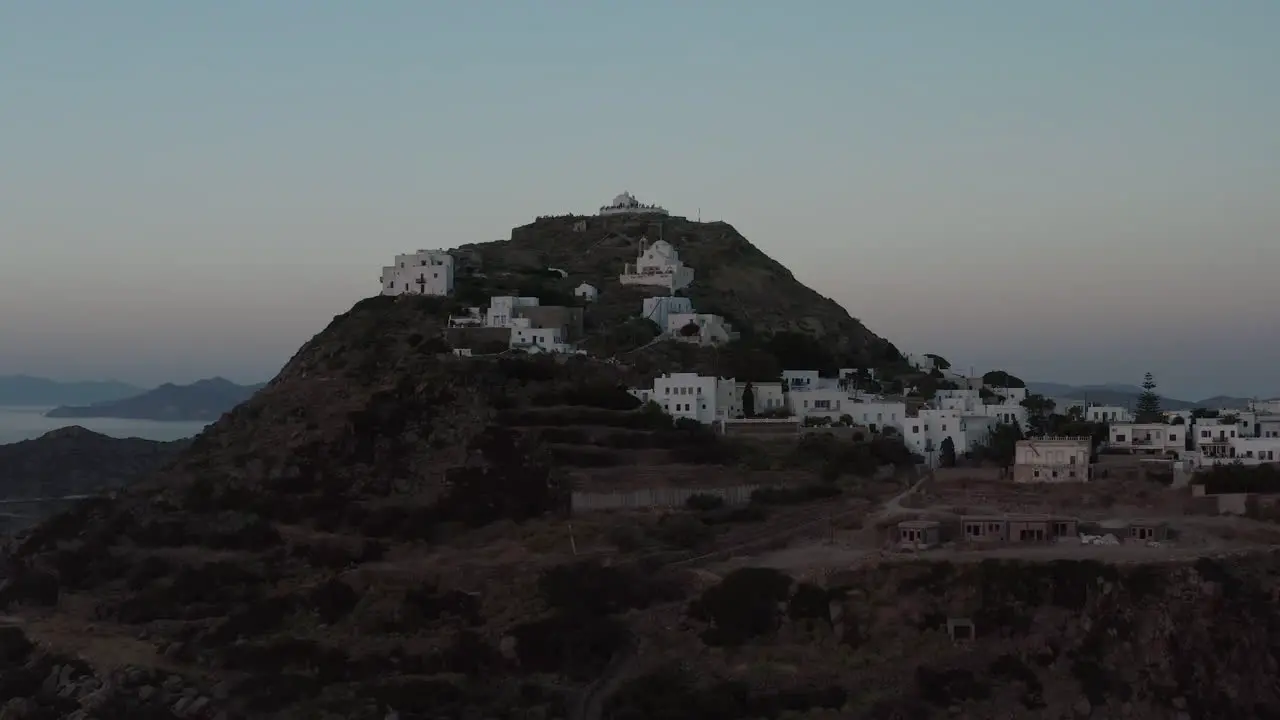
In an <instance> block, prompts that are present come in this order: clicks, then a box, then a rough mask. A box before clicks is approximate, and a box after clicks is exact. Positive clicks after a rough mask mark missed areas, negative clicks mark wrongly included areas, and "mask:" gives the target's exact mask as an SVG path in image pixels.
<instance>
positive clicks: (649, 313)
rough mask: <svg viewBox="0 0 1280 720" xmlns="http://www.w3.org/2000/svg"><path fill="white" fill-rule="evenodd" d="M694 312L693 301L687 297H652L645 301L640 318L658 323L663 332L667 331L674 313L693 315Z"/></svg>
mask: <svg viewBox="0 0 1280 720" xmlns="http://www.w3.org/2000/svg"><path fill="white" fill-rule="evenodd" d="M691 312H693V301H692V300H690V299H689V298H687V297H676V296H674V295H663V296H660V297H650V298H645V299H644V304H643V306H642V307H641V310H640V316H641V317H643V318H646V319H648V320H652V321H654V322H655V323H657V325H658V327H659V328H661V329H662V330H663V331H665V330H666V329H667V326H668V323H667V318H668V317H670V316H671V314H672V313H691Z"/></svg>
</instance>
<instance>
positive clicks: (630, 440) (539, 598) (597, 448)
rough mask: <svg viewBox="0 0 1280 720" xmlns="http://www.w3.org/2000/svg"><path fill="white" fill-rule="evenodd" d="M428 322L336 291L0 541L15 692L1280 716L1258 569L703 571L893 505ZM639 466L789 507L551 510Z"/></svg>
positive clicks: (601, 369) (431, 310) (690, 712)
mask: <svg viewBox="0 0 1280 720" xmlns="http://www.w3.org/2000/svg"><path fill="white" fill-rule="evenodd" d="M446 305H447V303H446V302H444V301H440V300H438V299H432V298H422V297H401V298H386V297H379V298H371V299H369V300H366V301H363V302H361V303H359V304H357V306H356V307H354V308H353V309H352V310H351V311H350V312H348V313H346V314H344V315H342V316H339V317H337V318H335V319H334V321H333V322H332V323H331V324H330V325H329V327H328V328H326V329H325V330H324V331H323V332H321V333H320V334H319V335H317V336H316V337H315V338H313V339H312V340H311V341H310V342H308V343H307V344H306V345H305V346H304V347H303V348H302V349H301V350H299V352H298V353H297V355H295V357H294V358H293V359H292V360H290V362H289V363H288V364H287V365H286V367H285V368H284V369H283V370H282V371H281V373H280V375H279V376H277V377H276V378H275V379H274V380H272V381H271V382H270V383H269V384H268V385H267V386H266V387H265V388H263V389H262V390H261V391H259V392H258V393H257V394H256V395H254V396H253V397H252V398H250V399H249V400H248V401H246V402H245V403H243V404H241V405H240V406H238V407H236V408H235V409H234V410H232V411H231V412H230V413H228V414H227V415H226V416H224V417H223V418H221V419H220V420H219V421H218V422H216V423H214V424H213V425H212V426H211V427H210V428H209V429H208V430H207V431H206V432H204V433H203V434H201V435H200V436H199V437H197V438H196V439H195V440H194V441H192V443H191V446H190V447H189V448H188V449H187V450H185V451H184V452H183V453H182V454H181V455H180V457H179V458H178V459H177V460H176V461H175V462H174V463H172V464H171V465H169V466H167V467H166V468H165V469H164V470H162V471H161V472H159V473H157V474H156V475H155V476H153V477H151V478H149V479H147V480H145V481H142V482H139V483H136V484H134V485H132V486H130V488H128V489H127V490H125V491H122V492H121V493H119V494H118V495H117V496H115V497H112V498H106V499H101V500H95V501H90V502H86V503H83V504H81V505H79V506H77V507H76V508H75V509H74V510H72V511H70V512H68V513H66V514H63V515H60V516H58V517H55V518H52V519H51V520H49V521H47V522H45V523H43V524H42V525H40V526H39V527H37V528H35V529H34V530H32V531H30V532H28V533H25V534H23V535H22V536H20V537H19V538H17V539H16V540H15V541H14V542H13V543H12V544H11V546H10V548H9V550H8V553H7V555H6V566H5V568H4V574H5V576H6V578H7V580H6V582H5V583H4V584H3V585H0V612H3V613H7V614H8V616H9V617H10V618H11V619H10V620H6V622H11V623H14V624H12V625H9V626H3V625H0V697H7V698H15V699H14V700H10V701H9V703H10V704H9V706H7V707H9V708H13V707H17V708H19V709H20V710H22V711H23V712H26V713H27V714H26V715H22V717H43V716H48V717H61V716H66V715H68V714H70V713H71V712H73V711H74V710H76V709H86V710H89V711H90V712H91V713H92V717H101V718H125V717H128V718H135V717H155V718H159V717H164V718H169V717H187V718H213V717H215V716H216V717H226V718H254V719H258V718H299V719H301V718H307V719H308V720H309V719H311V718H335V719H336V718H353V719H356V720H365V719H367V720H384V718H386V717H388V716H392V717H399V718H401V719H402V720H410V719H414V718H428V717H431V718H439V717H448V718H461V717H541V718H590V719H591V720H595V718H619V719H621V718H641V719H644V718H681V717H691V716H695V717H704V718H707V717H710V718H725V719H726V720H728V719H729V718H738V717H744V716H747V715H748V713H747V712H746V710H745V709H744V708H745V706H750V707H751V711H750V713H749V715H751V716H763V717H769V718H777V717H779V716H780V715H781V714H782V713H783V712H784V711H789V712H801V713H803V712H808V713H809V715H810V716H812V717H871V718H884V719H888V718H893V717H944V716H950V717H964V716H968V717H975V718H976V717H987V716H1001V717H1004V716H1008V714H1009V713H1014V716H1017V717H1052V718H1057V717H1060V716H1061V715H1062V713H1063V712H1064V711H1065V712H1069V711H1072V710H1073V709H1074V710H1075V711H1076V712H1077V713H1079V708H1081V707H1083V706H1082V703H1084V702H1088V703H1089V704H1090V708H1099V709H1101V707H1102V706H1103V705H1106V706H1107V711H1108V712H1110V711H1111V710H1113V709H1114V710H1115V712H1119V711H1120V708H1121V705H1122V704H1123V703H1126V702H1127V703H1129V708H1130V714H1129V715H1128V716H1129V717H1134V718H1149V717H1164V716H1165V715H1162V714H1158V712H1163V708H1164V707H1165V704H1169V705H1171V706H1173V707H1179V705H1178V703H1181V706H1180V707H1185V708H1187V710H1188V711H1191V712H1194V713H1196V715H1195V717H1205V718H1211V717H1223V718H1228V717H1229V718H1238V717H1246V716H1251V715H1250V714H1249V713H1251V712H1255V711H1257V710H1258V709H1259V708H1262V709H1268V710H1272V711H1276V710H1280V700H1278V699H1277V695H1276V688H1275V685H1274V683H1272V682H1271V681H1270V680H1269V679H1268V678H1269V677H1270V673H1271V672H1272V670H1273V669H1274V662H1275V661H1274V660H1273V659H1271V658H1270V657H1269V655H1268V652H1269V648H1270V647H1271V646H1272V645H1274V641H1272V640H1270V639H1268V637H1267V635H1266V634H1267V633H1271V632H1275V631H1273V630H1271V629H1270V628H1273V627H1280V624H1277V622H1276V619H1275V616H1274V610H1273V608H1272V606H1271V604H1270V603H1269V598H1270V597H1272V596H1271V595H1270V594H1268V593H1270V592H1272V591H1273V588H1272V587H1271V584H1270V583H1271V580H1270V577H1271V574H1272V573H1273V572H1274V571H1275V570H1276V569H1280V567H1277V566H1276V564H1275V562H1274V561H1273V560H1272V559H1270V558H1265V559H1258V560H1250V561H1248V562H1245V561H1237V562H1238V563H1239V564H1240V566H1239V567H1238V568H1236V567H1227V566H1224V565H1222V564H1221V563H1211V564H1209V565H1204V566H1201V565H1197V566H1196V567H1195V569H1194V570H1193V569H1191V568H1189V567H1184V566H1177V565H1171V564H1170V565H1163V566H1160V567H1151V568H1146V567H1137V568H1134V569H1127V570H1123V571H1118V570H1115V569H1112V568H1110V567H1108V566H1103V565H1099V564H1097V563H1066V564H1061V563H1055V564H1041V565H1026V566H1011V565H1004V564H995V565H992V564H989V563H981V564H969V565H959V566H951V565H947V564H946V563H941V564H938V565H936V566H926V565H919V566H914V567H906V568H898V569H895V567H896V566H882V567H879V568H874V567H873V568H868V569H864V570H859V571H852V572H847V573H843V574H841V573H837V574H835V575H832V576H829V577H827V578H826V579H825V580H824V581H823V584H822V585H821V586H818V585H814V584H801V583H797V582H794V581H792V580H791V579H790V578H786V577H785V576H781V575H778V574H777V573H775V572H773V571H747V572H745V573H743V572H738V573H730V574H720V575H717V574H714V573H712V572H710V571H708V570H704V569H694V568H693V566H692V565H689V562H690V561H693V560H697V559H699V558H702V557H705V556H706V554H707V553H709V552H711V551H713V550H720V551H724V550H726V549H733V548H741V547H744V545H745V544H748V543H760V542H768V543H774V542H776V537H775V536H773V535H770V534H761V529H762V528H765V529H768V528H775V529H781V530H786V531H788V532H794V528H802V527H806V526H814V524H815V523H817V527H819V528H825V527H828V526H829V525H830V523H831V522H832V521H833V518H836V517H839V518H847V519H851V520H852V521H854V522H855V523H860V522H861V520H860V519H859V518H862V517H864V516H865V513H866V512H867V508H868V507H869V504H868V503H870V502H880V500H882V499H884V498H885V497H887V495H877V494H876V492H877V491H876V490H875V489H874V488H873V486H872V484H871V483H869V482H868V481H866V480H863V479H861V478H860V477H853V478H850V477H845V476H843V475H842V473H841V472H840V468H838V467H837V468H836V472H835V473H834V476H835V477H834V478H832V479H831V480H829V481H827V482H826V483H825V484H824V485H823V486H822V488H821V489H822V493H820V494H815V493H813V492H812V491H811V488H812V487H813V486H812V485H803V486H802V485H800V484H801V483H813V482H814V480H815V479H816V473H814V472H813V471H812V470H810V471H806V470H804V469H803V467H801V466H795V465H788V464H785V463H781V464H779V463H767V462H766V463H761V462H760V461H761V459H762V458H761V456H759V455H757V454H755V453H758V452H760V451H761V448H760V446H761V445H762V443H758V442H756V443H751V444H750V445H741V444H738V443H736V442H734V441H732V440H721V439H717V438H716V437H715V436H710V435H707V434H706V433H705V431H702V430H699V429H697V428H690V427H685V426H682V425H676V424H673V423H672V422H671V420H670V418H668V417H667V416H665V415H662V414H660V413H653V412H651V411H646V410H644V409H642V408H639V407H637V405H638V403H637V402H636V401H635V400H634V399H633V398H631V396H630V395H628V394H626V393H625V391H624V390H623V389H622V388H621V386H620V385H619V380H621V379H622V378H623V376H624V375H625V374H626V373H627V370H626V369H625V368H624V367H622V366H619V365H614V364H609V363H603V362H599V361H596V360H592V359H590V358H584V357H568V358H566V357H559V358H557V357H550V356H514V357H503V356H498V357H475V358H461V357H456V356H454V355H453V354H452V353H449V352H448V346H447V345H446V344H445V342H444V341H443V340H442V339H441V330H442V309H443V308H444V307H445V306H446ZM832 447H834V446H832ZM844 447H848V450H850V451H852V450H853V449H854V448H855V447H857V446H856V445H854V446H844ZM817 449H818V446H812V447H809V448H808V449H807V450H806V452H808V451H810V450H817ZM803 454H805V453H801V455H803ZM646 467H648V468H657V469H659V470H660V473H659V474H661V475H663V476H668V475H674V476H681V475H684V476H690V477H693V476H697V475H700V474H702V475H710V474H714V473H722V474H724V475H725V476H727V477H728V478H730V479H732V478H733V477H734V476H735V475H737V474H742V473H744V472H745V471H746V470H751V471H752V472H755V473H759V474H760V475H759V477H758V482H760V483H762V484H780V483H787V484H789V485H790V486H791V487H792V488H799V489H800V490H803V491H801V492H795V491H793V492H792V496H793V497H792V498H791V499H790V500H789V502H793V503H796V504H794V505H793V506H792V507H791V508H790V509H788V508H785V507H784V508H780V509H779V508H776V507H775V506H774V505H770V504H769V501H766V497H765V496H762V497H761V499H760V501H759V502H758V503H756V502H753V504H752V505H751V506H748V507H745V508H739V509H732V510H729V511H727V512H719V511H716V510H714V509H708V510H703V511H697V512H694V511H684V510H676V511H672V512H665V513H663V512H630V513H628V512H619V513H595V514H592V513H580V514H574V515H573V516H572V523H570V522H568V520H569V519H570V516H569V515H568V505H569V502H568V500H569V495H570V492H571V491H572V490H573V489H591V487H592V485H593V484H596V483H604V482H606V480H605V478H604V477H603V476H601V475H599V474H595V471H597V470H601V469H614V470H620V471H621V472H624V473H631V474H640V473H643V472H645V469H646ZM752 467H756V468H757V469H752ZM769 468H773V469H769ZM826 472H827V469H826V468H825V467H824V468H823V474H824V475H825V474H826ZM768 473H772V476H770V475H768ZM806 475H807V478H806V477H805V476H806ZM771 478H772V479H771ZM842 490H843V491H844V493H843V496H842V495H841V493H842ZM893 492H896V490H895V491H893ZM833 493H834V494H835V497H834V498H833V497H832V494H833ZM890 494H892V492H891V493H890ZM820 495H821V496H825V497H827V498H829V499H830V500H829V501H827V502H823V501H817V502H811V501H810V500H809V499H811V498H815V497H819V496H820ZM786 496H787V493H785V492H775V493H772V494H770V495H769V496H768V497H770V498H772V499H773V500H772V502H778V501H781V500H782V499H783V498H784V497H786ZM807 498H808V499H807ZM895 502H896V501H895ZM796 523H801V524H799V525H797V524H796ZM788 528H792V530H787V529H788ZM818 532H824V531H823V530H821V529H819V530H818ZM680 563H683V565H681V564H680ZM606 564H607V565H608V566H607V567H606V566H605V565H606ZM1264 597H1266V598H1268V601H1267V602H1263V601H1262V598H1264ZM780 603H781V605H780ZM1138 603H1141V608H1142V612H1140V613H1139V612H1136V608H1137V607H1139V605H1138ZM780 607H782V608H786V609H785V611H783V610H780ZM961 614H963V616H965V617H971V618H972V619H973V620H974V622H975V623H977V627H978V640H977V641H976V642H973V643H968V644H961V645H953V644H952V643H951V642H950V641H949V640H948V639H947V638H946V635H945V625H946V620H947V618H948V617H952V616H956V615H961ZM1174 628H1176V629H1177V632H1176V633H1175V632H1174ZM1211 631H1212V632H1211ZM1277 639H1280V638H1277ZM1224 648H1230V651H1229V652H1228V651H1227V650H1225V649H1224ZM1134 658H1139V659H1140V661H1141V663H1140V664H1138V665H1135V662H1134ZM1224 688H1225V689H1226V690H1224ZM15 703H17V704H16V705H15ZM822 708H826V710H823V709H822ZM695 709H696V712H695ZM1086 710H1088V709H1086ZM996 711H999V713H1000V714H993V713H996ZM14 712H15V713H16V712H17V710H14ZM38 712H44V713H46V714H45V715H38V714H37V713H38ZM393 712H394V713H395V715H392V713H393ZM824 713H825V714H824ZM966 713H968V715H966ZM1087 715H1088V711H1086V712H1084V713H1083V714H1080V715H1079V716H1080V717H1084V716H1087Z"/></svg>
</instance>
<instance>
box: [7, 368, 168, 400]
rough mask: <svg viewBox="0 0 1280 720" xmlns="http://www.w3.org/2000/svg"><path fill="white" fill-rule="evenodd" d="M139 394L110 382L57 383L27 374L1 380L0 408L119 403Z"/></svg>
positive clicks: (134, 388)
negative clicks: (10, 406) (2, 406)
mask: <svg viewBox="0 0 1280 720" xmlns="http://www.w3.org/2000/svg"><path fill="white" fill-rule="evenodd" d="M140 392H142V388H140V387H134V386H133V385H129V384H126V383H122V382H115V381H111V380H101V381H86V382H60V381H57V380H50V379H49V378H42V377H32V376H30V375H6V376H3V377H0V405H15V406H22V405H25V406H30V407H49V406H51V405H88V404H90V403H96V402H104V401H109V400H120V399H122V398H127V397H130V396H132V395H137V394H138V393H140Z"/></svg>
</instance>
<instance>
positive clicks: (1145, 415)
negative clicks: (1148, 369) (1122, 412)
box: [1135, 373, 1164, 423]
mask: <svg viewBox="0 0 1280 720" xmlns="http://www.w3.org/2000/svg"><path fill="white" fill-rule="evenodd" d="M1135 414H1136V415H1137V421H1138V422H1140V423H1152V422H1160V421H1162V420H1164V414H1163V413H1161V412H1160V396H1159V395H1157V394H1156V381H1155V378H1153V377H1152V376H1151V373H1147V375H1146V377H1144V378H1143V379H1142V394H1141V395H1139V396H1138V407H1137V410H1136V413H1135Z"/></svg>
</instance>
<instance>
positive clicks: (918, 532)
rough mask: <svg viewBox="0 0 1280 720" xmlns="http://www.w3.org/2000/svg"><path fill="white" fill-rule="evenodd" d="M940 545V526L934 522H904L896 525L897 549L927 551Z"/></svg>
mask: <svg viewBox="0 0 1280 720" xmlns="http://www.w3.org/2000/svg"><path fill="white" fill-rule="evenodd" d="M941 544H942V525H941V524H940V523H938V522H937V521H935V520H904V521H902V522H900V523H898V547H899V548H901V549H903V550H928V549H930V548H935V547H937V546H938V545H941Z"/></svg>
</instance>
